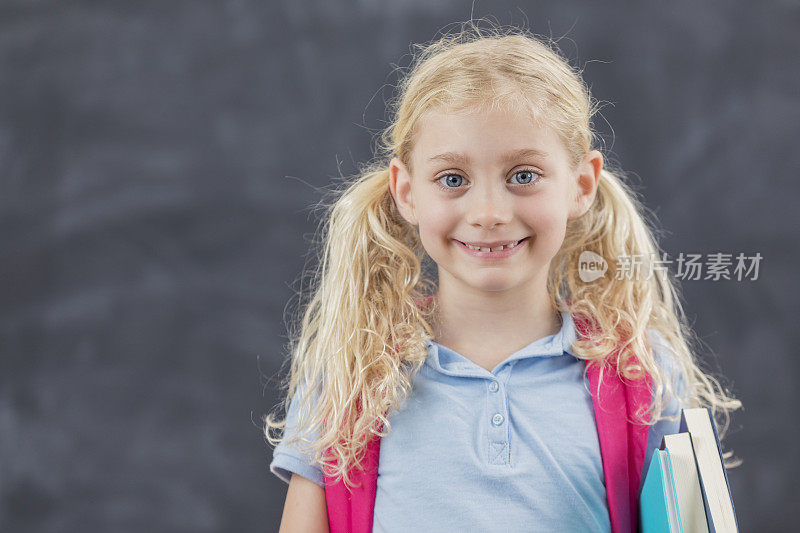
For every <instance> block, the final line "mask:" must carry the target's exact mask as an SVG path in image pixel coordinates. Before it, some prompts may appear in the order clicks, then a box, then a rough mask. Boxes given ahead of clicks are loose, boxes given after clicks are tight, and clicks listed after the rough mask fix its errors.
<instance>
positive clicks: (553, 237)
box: [525, 202, 567, 248]
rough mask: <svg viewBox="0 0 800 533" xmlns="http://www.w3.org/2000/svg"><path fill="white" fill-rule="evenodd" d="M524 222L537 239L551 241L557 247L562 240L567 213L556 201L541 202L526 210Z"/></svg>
mask: <svg viewBox="0 0 800 533" xmlns="http://www.w3.org/2000/svg"><path fill="white" fill-rule="evenodd" d="M526 215H527V216H526V217H525V218H526V223H527V225H528V226H529V227H530V228H532V229H533V231H534V233H535V234H536V238H537V239H538V240H539V241H544V242H548V243H553V245H554V246H555V247H556V248H558V247H560V246H561V242H563V240H564V236H565V234H566V228H567V213H566V212H565V211H564V209H563V208H562V207H561V206H560V205H559V204H558V203H557V202H542V203H540V204H538V205H537V206H531V207H529V208H528V209H527V210H526Z"/></svg>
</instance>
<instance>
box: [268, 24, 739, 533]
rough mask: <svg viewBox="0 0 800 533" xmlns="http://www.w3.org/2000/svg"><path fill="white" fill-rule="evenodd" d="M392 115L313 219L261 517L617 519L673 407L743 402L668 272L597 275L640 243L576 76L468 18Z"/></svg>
mask: <svg viewBox="0 0 800 533" xmlns="http://www.w3.org/2000/svg"><path fill="white" fill-rule="evenodd" d="M392 111H393V120H392V122H391V123H390V125H389V126H388V128H387V129H386V130H385V132H384V133H383V135H382V137H381V140H382V143H381V146H380V147H379V149H380V153H379V154H378V156H377V157H376V160H375V162H374V163H373V164H372V165H371V166H369V167H367V168H365V169H363V171H362V172H361V174H360V175H359V176H358V177H357V179H355V180H354V181H352V182H351V183H349V184H347V186H346V187H345V188H344V189H343V190H342V191H340V193H339V195H338V198H337V200H336V201H335V202H334V203H333V205H332V207H331V209H330V212H329V213H328V215H327V217H326V219H325V220H326V225H325V226H324V233H323V236H324V248H323V253H322V255H321V257H320V263H319V267H318V271H317V277H316V278H315V280H316V282H315V284H314V285H313V287H312V289H313V290H312V292H311V293H310V295H311V299H310V301H308V302H306V305H305V307H304V313H303V315H302V320H301V321H299V330H298V331H294V332H292V341H293V343H292V344H293V345H292V352H293V357H292V362H291V373H290V376H289V380H288V384H287V386H288V391H287V396H286V402H284V407H285V408H286V410H287V416H286V418H285V420H279V419H277V418H275V417H273V416H272V415H270V416H267V417H266V419H265V422H266V427H265V432H266V435H267V438H268V439H269V441H270V443H272V444H277V447H276V448H275V450H274V455H273V460H272V463H271V464H270V469H271V470H272V472H274V473H275V474H276V475H277V476H279V477H280V478H281V479H283V480H284V481H287V482H289V490H288V493H287V498H286V504H285V508H284V513H283V519H282V525H281V530H282V531H294V530H298V531H327V530H328V529H329V528H330V529H331V530H332V531H337V530H341V531H369V530H374V531H523V530H524V531H612V530H613V531H631V530H636V529H637V527H638V525H637V524H638V523H637V516H638V491H639V488H640V486H641V482H642V480H643V477H644V473H645V471H644V468H646V466H647V465H648V463H649V460H650V456H651V455H652V453H653V449H655V448H657V447H658V446H659V444H660V443H661V437H662V436H663V435H665V434H670V433H676V432H677V431H678V415H679V414H680V409H681V407H696V406H708V407H710V408H711V409H712V412H713V413H714V415H715V416H717V417H719V419H720V422H722V423H719V422H718V425H719V426H720V429H721V431H720V433H721V436H724V434H725V431H726V429H727V423H728V412H729V411H731V410H733V409H736V408H738V407H740V405H741V404H740V402H739V401H737V400H735V399H734V398H732V397H730V396H728V395H727V393H726V392H725V391H723V389H722V387H721V386H720V384H719V382H718V381H717V380H716V379H714V378H713V377H711V376H709V375H707V374H706V373H705V372H704V371H703V370H701V368H700V367H699V366H698V362H697V361H696V359H695V358H694V357H693V355H692V349H693V348H692V344H693V343H694V342H695V341H696V339H695V338H694V337H693V336H692V332H691V330H690V328H689V327H688V326H687V324H686V318H685V316H684V314H683V311H682V308H681V305H680V302H679V298H678V292H677V287H676V286H674V285H673V282H672V281H671V280H670V279H669V277H668V276H667V275H666V274H664V273H661V272H660V271H658V270H654V271H653V272H652V273H651V272H650V271H647V270H646V269H645V268H641V270H640V272H639V273H638V275H633V276H630V275H628V276H618V275H616V273H617V271H618V269H621V268H622V267H623V265H625V264H627V263H626V259H625V258H626V257H644V258H645V259H652V258H654V257H659V258H660V257H661V254H659V255H658V256H656V255H655V254H657V253H659V249H658V247H657V244H656V242H655V239H654V237H653V230H652V229H651V228H650V226H649V224H648V222H647V221H646V219H645V217H644V216H643V213H644V208H643V206H642V205H641V204H640V203H639V201H638V200H637V198H636V196H635V194H634V193H633V192H632V191H631V189H630V188H629V187H628V186H627V185H626V184H625V182H624V181H623V178H622V173H621V172H619V171H612V170H611V169H610V168H609V166H608V164H607V163H606V162H605V161H604V158H603V155H602V154H601V152H600V151H598V150H597V149H594V148H593V146H594V142H595V134H594V133H593V131H592V129H591V121H592V117H593V115H594V113H595V112H596V111H597V110H596V109H595V107H594V103H593V102H592V98H591V96H590V93H589V90H588V88H587V87H586V85H585V83H584V82H583V80H582V79H581V77H580V73H579V72H577V71H576V70H574V69H573V68H571V67H570V66H569V64H568V62H567V61H566V60H565V59H564V58H562V56H561V55H560V54H559V53H558V52H557V51H556V48H555V47H554V46H552V44H550V43H546V42H543V41H541V40H539V39H538V38H536V37H535V36H533V35H531V34H530V33H529V32H527V31H525V30H521V29H515V28H511V29H499V28H491V29H489V30H486V29H480V28H478V27H477V26H475V25H474V24H468V25H466V26H464V27H462V29H461V31H460V32H458V33H455V34H447V35H444V36H443V37H441V38H440V39H439V40H437V41H436V42H433V43H432V44H429V45H427V46H425V47H422V48H421V49H420V53H419V54H418V56H417V57H416V58H415V61H414V63H413V65H412V67H411V68H410V71H409V72H407V73H406V75H405V76H404V78H403V80H402V82H401V84H400V87H399V95H398V97H397V99H396V100H395V101H394V102H393V109H392ZM588 252H591V253H592V254H596V255H592V256H591V257H593V258H594V259H595V263H597V262H598V261H601V262H604V264H605V265H606V270H605V271H603V270H602V268H601V269H600V270H594V271H592V272H589V274H592V273H593V274H594V276H589V277H587V275H586V274H587V272H586V270H585V268H584V267H585V266H586V264H585V261H584V257H585V256H584V257H581V254H582V253H583V254H585V253H588ZM426 255H427V257H429V258H430V259H432V261H433V263H435V267H436V272H437V274H438V276H437V280H436V281H435V282H434V281H433V280H431V279H428V277H427V276H426V275H425V270H424V269H423V267H422V263H423V261H424V260H425V258H426ZM649 265H650V263H648V262H645V264H644V266H645V267H647V266H649ZM635 274H636V273H635ZM592 278H596V279H592ZM601 393H602V394H601ZM723 420H724V421H723ZM280 428H283V429H284V432H283V440H281V439H279V438H278V437H276V436H273V435H271V434H270V429H280ZM641 428H644V430H643V431H642V430H641ZM729 456H730V452H729V453H727V454H726V458H727V457H729Z"/></svg>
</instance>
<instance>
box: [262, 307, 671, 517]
mask: <svg viewBox="0 0 800 533" xmlns="http://www.w3.org/2000/svg"><path fill="white" fill-rule="evenodd" d="M561 316H562V327H561V329H560V331H559V332H558V333H556V334H554V335H549V336H547V337H544V338H541V339H539V340H537V341H535V342H533V343H531V344H529V345H528V346H525V347H524V348H522V349H520V350H518V351H517V352H515V353H513V354H511V355H510V356H508V357H507V358H506V359H505V360H503V361H502V362H501V363H499V364H498V365H497V366H496V367H495V368H494V369H493V370H492V371H491V372H489V371H488V370H486V369H484V368H482V367H480V366H478V365H477V364H475V363H474V362H472V361H470V360H469V359H467V358H466V357H464V356H462V355H460V354H458V353H456V352H455V351H453V350H451V349H449V348H447V347H445V346H442V345H440V344H438V343H436V342H433V341H429V346H428V348H429V349H428V357H427V359H426V361H425V364H424V365H423V366H422V367H421V368H420V370H419V372H418V373H417V374H416V375H415V376H414V378H413V381H412V383H413V389H412V393H411V395H410V396H409V398H408V399H407V400H406V402H405V403H404V404H403V405H402V406H401V407H400V409H399V410H397V411H394V412H392V413H390V414H389V417H388V419H389V422H390V423H391V432H390V433H389V435H388V436H386V437H383V439H382V440H381V446H380V461H379V465H378V487H377V493H376V496H375V510H374V520H373V531H380V532H383V531H387V532H394V531H459V530H461V531H610V530H611V526H610V522H609V515H608V505H607V502H606V491H605V481H604V476H603V465H602V460H601V456H600V444H599V441H598V436H597V426H596V425H595V418H594V407H593V404H592V399H591V396H590V394H589V383H588V378H586V379H584V378H583V370H584V367H585V362H584V361H583V360H582V359H579V358H577V357H576V356H575V354H574V353H573V352H572V348H571V344H572V342H574V341H575V340H576V339H577V332H576V330H575V325H574V322H573V320H572V316H571V315H570V314H569V313H562V315H561ZM648 334H649V335H650V339H651V342H652V344H651V345H652V347H653V350H654V352H655V354H656V357H657V358H658V360H659V361H660V362H661V363H662V364H669V359H670V358H669V351H668V350H666V349H665V348H664V346H663V343H662V342H661V340H660V337H659V336H658V335H657V334H655V332H650V331H648ZM652 335H655V337H653V336H652ZM669 368H673V367H669ZM676 381H677V384H678V386H679V387H680V386H682V381H681V380H679V379H678V380H676ZM295 403H296V402H294V401H293V402H292V403H291V405H290V409H289V412H288V413H287V426H286V435H289V434H291V432H292V430H293V428H294V426H295V425H296V424H297V416H298V413H297V411H298V409H297V406H296V405H295ZM677 413H680V405H679V403H678V402H677V400H676V399H675V398H672V400H671V401H670V403H669V406H668V408H667V409H666V410H665V414H677ZM677 432H678V422H677V421H676V422H672V421H669V420H662V421H660V422H658V423H657V424H655V425H653V426H652V427H651V428H650V432H649V435H648V444H647V455H646V458H645V469H644V471H643V476H642V477H643V478H644V474H645V473H646V468H647V465H648V464H649V461H650V456H651V455H652V453H653V449H655V448H657V447H658V446H659V444H660V443H661V438H662V437H663V436H664V435H667V434H671V433H677ZM270 470H271V471H272V472H273V473H274V474H276V475H277V476H278V477H279V478H281V479H283V480H284V481H286V482H287V483H288V482H289V480H290V479H291V475H292V473H293V472H294V473H297V474H299V475H301V476H304V477H306V478H308V479H311V480H312V481H315V482H316V483H317V484H319V485H320V486H324V482H323V475H322V470H321V469H320V467H319V466H318V465H316V464H314V465H311V464H308V461H307V460H306V459H305V456H304V455H303V454H302V453H301V452H300V451H299V449H298V448H297V445H296V444H293V445H287V444H285V443H284V442H281V443H280V444H279V445H278V446H277V447H276V448H275V450H274V452H273V460H272V462H271V464H270Z"/></svg>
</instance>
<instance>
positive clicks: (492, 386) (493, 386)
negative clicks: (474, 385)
mask: <svg viewBox="0 0 800 533" xmlns="http://www.w3.org/2000/svg"><path fill="white" fill-rule="evenodd" d="M499 388H500V385H498V384H497V382H496V381H492V382H491V383H489V390H490V391H492V392H497V389H499Z"/></svg>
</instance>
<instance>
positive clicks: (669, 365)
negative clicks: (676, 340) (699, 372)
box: [646, 328, 687, 413]
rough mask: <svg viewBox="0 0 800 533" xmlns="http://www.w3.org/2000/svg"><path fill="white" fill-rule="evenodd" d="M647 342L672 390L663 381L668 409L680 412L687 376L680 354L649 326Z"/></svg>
mask: <svg viewBox="0 0 800 533" xmlns="http://www.w3.org/2000/svg"><path fill="white" fill-rule="evenodd" d="M646 336H647V342H648V345H649V346H650V348H651V349H652V351H653V357H654V359H655V363H656V365H657V366H658V368H659V370H660V371H661V374H662V376H663V377H664V379H665V380H666V381H668V382H669V385H670V386H671V389H672V391H669V390H667V386H668V385H667V383H664V389H662V390H663V395H664V396H665V400H666V401H667V404H668V406H669V408H668V410H669V411H675V410H676V409H677V412H678V413H680V401H679V399H680V398H681V397H682V396H683V394H684V393H685V390H686V385H687V378H686V374H685V371H684V370H683V368H682V365H681V364H680V359H679V357H680V355H679V354H678V352H677V350H676V349H675V347H674V346H672V345H671V344H670V343H669V342H668V341H667V340H666V339H665V337H664V336H663V335H662V334H661V333H660V332H659V331H657V330H656V329H654V328H650V329H648V330H647V331H646Z"/></svg>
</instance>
